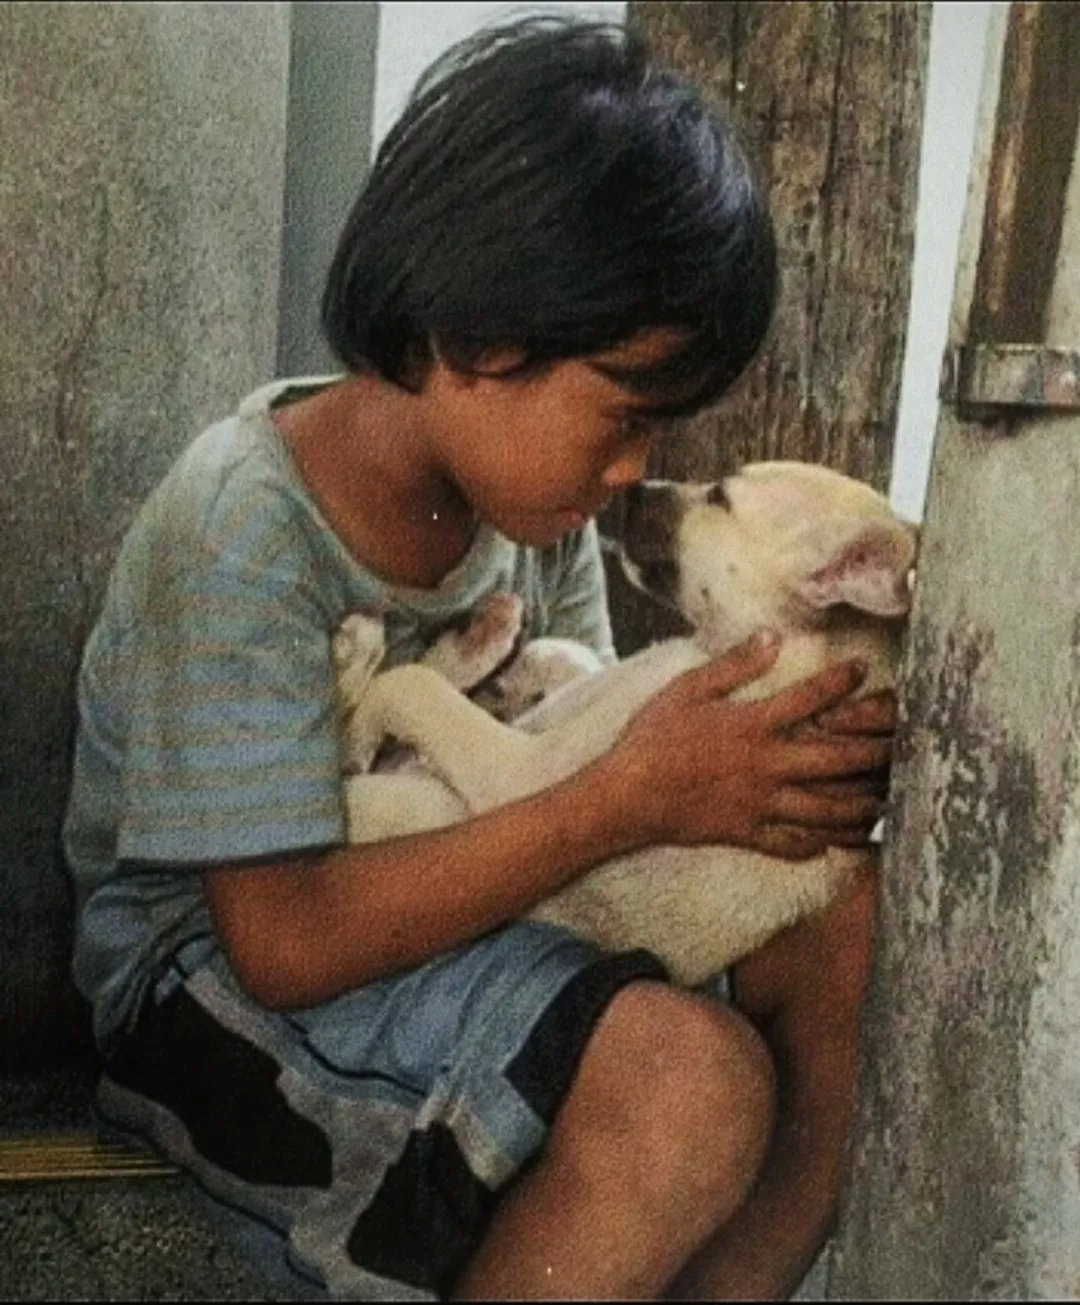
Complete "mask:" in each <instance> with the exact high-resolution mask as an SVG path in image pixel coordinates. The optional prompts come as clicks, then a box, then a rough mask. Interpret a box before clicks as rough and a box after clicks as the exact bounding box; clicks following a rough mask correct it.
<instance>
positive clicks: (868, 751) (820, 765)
mask: <svg viewBox="0 0 1080 1305" xmlns="http://www.w3.org/2000/svg"><path fill="white" fill-rule="evenodd" d="M891 756H892V740H891V739H888V738H876V737H874V736H872V735H865V734H853V735H851V736H850V737H847V738H845V737H843V736H841V735H835V736H833V738H832V739H830V740H828V741H822V742H814V743H809V742H803V741H802V740H798V739H796V740H794V741H793V742H791V743H789V744H788V745H787V747H786V748H785V749H784V751H783V754H782V756H781V758H780V759H779V765H778V768H777V771H776V772H775V773H777V774H780V775H782V776H783V778H785V779H786V780H788V781H793V782H796V783H797V782H799V781H800V780H816V779H825V780H842V779H844V778H846V777H847V776H849V775H862V774H868V773H870V772H872V771H876V770H880V769H882V768H883V767H884V766H886V765H888V762H889V758H890V757H891Z"/></svg>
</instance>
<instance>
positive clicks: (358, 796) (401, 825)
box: [345, 775, 468, 843]
mask: <svg viewBox="0 0 1080 1305" xmlns="http://www.w3.org/2000/svg"><path fill="white" fill-rule="evenodd" d="M467 815H468V810H467V809H466V807H465V804H464V802H462V801H461V799H460V798H459V797H458V796H457V794H455V793H452V792H451V791H450V790H449V789H448V788H447V787H446V785H445V784H443V783H442V781H441V780H438V779H436V778H435V777H434V776H432V775H353V776H351V777H350V778H349V779H347V780H346V781H345V816H346V822H347V831H348V840H349V842H350V843H375V842H378V841H379V840H380V839H383V838H393V837H396V836H397V835H400V834H419V833H421V832H423V831H424V830H429V829H442V828H443V827H444V826H445V825H453V824H456V823H457V822H458V821H459V820H464V818H465V817H466V816H467Z"/></svg>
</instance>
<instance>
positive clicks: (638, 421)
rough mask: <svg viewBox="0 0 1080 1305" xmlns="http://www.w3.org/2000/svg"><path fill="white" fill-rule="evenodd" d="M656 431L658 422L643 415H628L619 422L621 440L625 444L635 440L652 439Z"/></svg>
mask: <svg viewBox="0 0 1080 1305" xmlns="http://www.w3.org/2000/svg"><path fill="white" fill-rule="evenodd" d="M655 430H656V421H655V419H654V418H652V417H647V416H645V415H643V414H642V413H633V414H627V415H626V416H624V417H623V418H622V419H621V421H620V422H619V439H620V441H622V442H623V443H624V444H632V443H633V442H634V441H635V440H640V439H651V437H652V436H653V434H654V433H655Z"/></svg>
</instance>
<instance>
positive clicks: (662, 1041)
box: [458, 982, 773, 1300]
mask: <svg viewBox="0 0 1080 1305" xmlns="http://www.w3.org/2000/svg"><path fill="white" fill-rule="evenodd" d="M772 1122H773V1077H772V1067H771V1064H770V1061H769V1056H768V1053H767V1051H766V1050H765V1047H764V1045H763V1044H762V1042H761V1041H760V1039H759V1038H758V1037H757V1035H756V1034H755V1033H754V1032H753V1030H752V1028H751V1027H750V1026H749V1024H748V1023H747V1022H746V1021H744V1020H743V1019H742V1018H741V1017H740V1016H738V1015H737V1014H736V1013H735V1012H733V1011H731V1010H729V1009H725V1008H724V1007H721V1006H719V1005H717V1004H716V1003H712V1002H708V1001H706V1000H705V999H703V998H699V997H696V996H694V995H692V994H689V993H684V992H679V991H677V990H674V989H670V988H667V987H666V986H664V985H661V984H654V983H647V982H641V983H636V984H630V985H628V986H627V987H626V988H624V989H623V990H622V991H621V992H620V993H619V994H618V996H617V997H616V998H615V999H614V1000H613V1001H612V1003H611V1005H610V1006H609V1007H608V1009H607V1011H606V1013H605V1014H604V1016H603V1017H602V1019H601V1020H600V1022H599V1023H598V1025H597V1027H596V1030H595V1032H594V1034H593V1036H592V1038H591V1040H590V1042H589V1046H588V1048H587V1049H586V1052H585V1055H584V1056H583V1058H582V1062H581V1065H580V1068H579V1070H578V1074H577V1077H576V1079H575V1082H574V1086H573V1087H572V1089H571V1091H570V1093H569V1095H568V1096H567V1098H566V1100H565V1102H564V1104H563V1107H562V1109H561V1110H560V1112H559V1115H558V1116H557V1118H556V1120H555V1124H554V1126H553V1128H552V1132H551V1135H550V1138H549V1141H548V1145H547V1147H546V1148H545V1150H544V1152H543V1154H542V1156H541V1157H540V1159H539V1161H538V1163H537V1164H536V1165H535V1167H534V1168H532V1169H531V1170H529V1171H528V1172H527V1173H526V1174H525V1175H524V1176H523V1177H522V1178H521V1179H520V1180H519V1181H518V1182H517V1183H516V1184H515V1186H514V1187H512V1188H511V1189H510V1190H509V1191H508V1193H507V1195H506V1196H505V1198H504V1199H503V1201H502V1203H501V1204H500V1206H499V1208H498V1210H497V1211H496V1215H495V1219H494V1221H493V1223H492V1226H491V1229H490V1232H489V1234H488V1237H487V1239H486V1240H485V1242H484V1244H483V1245H482V1246H481V1248H480V1250H479V1252H478V1253H477V1255H476V1256H475V1258H474V1259H473V1261H472V1263H471V1264H470V1265H469V1267H468V1269H467V1270H466V1272H465V1273H464V1275H463V1277H462V1279H461V1281H460V1282H459V1284H458V1297H459V1299H466V1300H467V1299H489V1300H492V1299H493V1300H513V1299H528V1298H541V1299H545V1298H546V1299H557V1298H567V1297H576V1298H579V1299H590V1298H592V1299H599V1298H609V1299H611V1298H615V1299H618V1298H631V1297H634V1298H639V1299H640V1298H650V1297H653V1298H655V1297H657V1296H659V1295H660V1294H662V1293H663V1291H664V1290H665V1289H666V1287H667V1285H668V1284H669V1283H670V1281H671V1279H672V1278H673V1277H674V1275H675V1274H676V1273H677V1272H678V1270H679V1268H680V1266H681V1265H682V1264H683V1263H685V1261H686V1260H687V1258H688V1257H689V1256H690V1255H691V1254H692V1253H693V1252H694V1250H695V1249H697V1247H698V1246H700V1245H701V1244H702V1242H703V1241H704V1240H705V1239H706V1238H707V1237H708V1236H709V1234H710V1233H711V1232H712V1230H713V1229H715V1228H716V1227H717V1226H718V1225H719V1224H721V1223H723V1222H724V1221H725V1220H726V1219H728V1218H730V1217H731V1215H732V1213H733V1212H734V1211H735V1210H736V1209H737V1208H738V1207H739V1205H740V1204H741V1203H742V1202H743V1201H744V1200H745V1198H746V1193H747V1191H748V1190H749V1189H750V1187H751V1185H752V1183H753V1181H754V1177H755V1175H756V1174H757V1172H758V1168H759V1166H760V1164H761V1161H762V1158H763V1156H764V1154H765V1148H766V1145H767V1142H768V1138H769V1134H770V1131H771V1127H772Z"/></svg>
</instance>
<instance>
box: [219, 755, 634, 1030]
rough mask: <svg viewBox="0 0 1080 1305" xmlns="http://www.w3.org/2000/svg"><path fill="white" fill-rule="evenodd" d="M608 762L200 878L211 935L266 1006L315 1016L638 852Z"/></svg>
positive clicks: (625, 784) (616, 775)
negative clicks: (470, 811) (338, 843)
mask: <svg viewBox="0 0 1080 1305" xmlns="http://www.w3.org/2000/svg"><path fill="white" fill-rule="evenodd" d="M629 788H630V783H629V780H628V778H627V776H625V774H624V773H623V771H622V769H621V768H620V767H619V765H618V764H617V763H615V764H613V763H612V762H611V761H609V760H608V759H607V758H604V759H602V760H601V761H599V762H596V763H594V764H593V765H592V766H590V767H588V768H587V769H586V770H584V771H582V772H580V773H579V774H578V775H576V776H574V777H573V778H572V779H570V780H567V781H565V782H563V783H561V784H558V785H555V786H553V787H552V788H550V789H547V790H545V791H544V792H542V793H539V794H536V795H535V796H533V797H530V798H527V799H525V800H523V801H521V802H515V803H513V804H510V805H508V806H505V807H500V808H499V809H497V810H494V811H490V812H488V813H487V814H485V815H483V816H479V817H477V818H475V819H472V820H468V821H466V822H464V823H462V824H460V825H454V826H451V827H449V828H446V829H441V830H438V831H436V832H432V833H424V834H415V835H409V836H407V837H403V838H395V839H389V840H387V841H386V842H382V843H369V844H364V845H362V846H354V847H339V848H333V849H329V850H327V851H324V852H319V853H313V854H311V855H306V856H300V857H292V858H288V859H283V860H281V861H279V862H273V863H265V862H264V863H260V864H258V865H248V866H231V867H230V866H223V867H220V868H217V869H214V870H211V871H206V872H205V873H204V875H203V884H204V891H205V892H206V895H207V899H208V901H209V904H210V908H211V914H212V916H213V919H214V923H215V927H216V929H217V931H218V935H219V937H220V939H221V941H222V944H223V946H224V947H225V949H226V951H227V953H228V955H229V958H230V961H231V962H232V965H233V968H234V970H235V971H236V973H237V975H238V977H239V979H240V981H241V983H242V984H243V985H244V987H245V988H246V989H247V990H248V992H249V993H250V994H251V996H252V997H254V998H255V999H256V1000H258V1001H260V1002H262V1003H263V1004H264V1005H267V1006H271V1007H279V1008H289V1007H296V1006H307V1005H313V1004H315V1003H317V1002H320V1001H325V1000H328V999H329V998H331V997H333V996H336V995H337V994H338V993H340V992H343V991H345V990H346V989H348V988H352V987H356V986H358V985H361V984H364V983H369V982H371V981H373V980H375V979H378V978H380V977H382V976H383V975H386V974H389V973H391V972H393V971H395V970H401V969H408V968H411V967H414V966H416V965H419V964H422V963H423V962H424V961H426V960H428V959H430V958H431V957H432V956H435V955H437V954H439V953H440V952H443V951H446V950H448V949H449V948H452V947H455V946H458V945H460V944H461V943H464V942H467V941H469V940H470V939H472V938H475V937H478V936H479V935H480V934H482V933H485V932H487V931H488V930H490V929H493V928H497V927H499V926H500V925H503V924H506V923H508V922H509V921H511V920H513V919H516V918H517V917H519V916H521V915H523V914H524V913H525V912H527V911H528V910H529V909H530V908H531V907H532V906H534V905H535V904H536V903H537V902H539V901H540V900H541V899H543V898H544V897H546V896H548V895H549V894H550V893H552V892H554V891H555V890H556V889H558V888H560V887H562V886H563V885H564V884H566V883H568V882H570V881H571V880H572V879H575V878H576V877H577V876H578V875H580V874H582V873H584V872H585V871H586V870H588V869H589V868H590V867H592V866H593V865H595V864H597V863H598V862H601V861H604V860H607V859H608V858H610V857H613V856H618V855H620V854H622V853H624V852H628V851H631V850H633V849H635V848H637V847H640V846H642V845H643V844H644V843H645V842H646V841H648V832H647V829H646V827H645V825H644V822H642V821H638V820H636V819H635V817H634V803H633V801H632V800H628V799H630V797H631V795H630V793H629Z"/></svg>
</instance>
